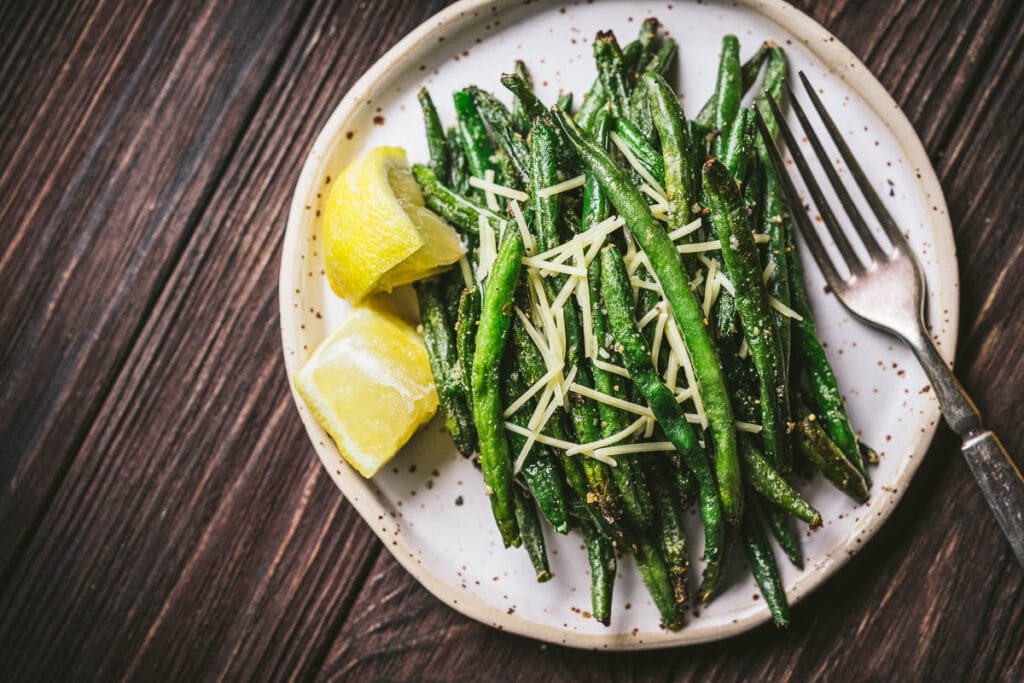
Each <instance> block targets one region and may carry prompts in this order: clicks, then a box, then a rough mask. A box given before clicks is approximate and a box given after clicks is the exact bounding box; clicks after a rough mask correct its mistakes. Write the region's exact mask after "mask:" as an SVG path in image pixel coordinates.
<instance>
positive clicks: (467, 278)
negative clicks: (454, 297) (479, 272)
mask: <svg viewBox="0 0 1024 683" xmlns="http://www.w3.org/2000/svg"><path fill="white" fill-rule="evenodd" d="M459 271H460V272H461V273H462V282H463V284H465V285H466V286H467V287H472V286H473V269H472V268H470V266H469V259H467V258H466V255H465V254H463V255H462V256H461V257H459Z"/></svg>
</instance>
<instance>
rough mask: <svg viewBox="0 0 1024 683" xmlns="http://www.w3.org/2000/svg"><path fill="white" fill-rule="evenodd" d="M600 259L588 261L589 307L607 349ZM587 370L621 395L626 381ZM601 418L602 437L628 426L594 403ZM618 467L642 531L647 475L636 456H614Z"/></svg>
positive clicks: (648, 506) (631, 514) (650, 507)
mask: <svg viewBox="0 0 1024 683" xmlns="http://www.w3.org/2000/svg"><path fill="white" fill-rule="evenodd" d="M600 284H601V259H598V258H595V259H594V260H593V261H591V262H590V267H589V272H588V277H587V286H588V287H589V288H590V310H591V317H592V318H593V323H594V338H595V339H596V340H597V343H598V345H599V346H600V347H601V348H605V349H606V350H608V351H609V353H612V350H610V349H608V348H607V347H608V344H607V341H608V335H607V332H608V330H607V321H606V320H605V312H604V306H603V305H602V303H601V289H600ZM590 371H591V373H592V376H593V379H594V388H595V389H597V390H598V391H600V392H601V393H602V394H607V395H609V396H615V397H617V398H622V397H623V394H624V393H625V392H623V391H621V388H622V383H623V382H624V381H626V380H624V379H622V378H620V379H618V380H616V379H613V378H612V375H611V374H610V373H608V372H607V371H606V370H603V369H602V368H599V367H597V366H596V365H594V364H591V366H590ZM597 408H598V413H599V415H600V417H601V437H602V438H607V437H609V436H611V435H613V434H617V433H618V432H620V431H622V430H623V429H625V428H626V427H627V426H628V423H627V421H626V415H625V414H624V413H623V412H622V411H621V410H619V409H618V408H615V407H613V406H610V405H608V404H606V403H601V404H599V405H598V406H597ZM617 462H618V466H617V467H614V468H612V472H611V476H612V479H613V480H614V482H615V487H616V489H617V490H618V492H619V498H620V499H621V500H622V506H623V508H624V509H625V512H626V516H627V517H628V518H629V521H630V522H631V523H632V524H633V526H635V527H636V528H637V529H640V530H644V529H646V528H647V527H649V526H650V525H651V517H652V515H653V512H654V504H653V502H652V500H651V493H650V491H649V489H648V486H647V481H646V476H645V474H644V472H643V469H642V467H641V463H640V462H639V459H638V458H637V456H634V455H621V456H619V457H618V458H617Z"/></svg>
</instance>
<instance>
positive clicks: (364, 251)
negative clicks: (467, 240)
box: [323, 147, 465, 302]
mask: <svg viewBox="0 0 1024 683" xmlns="http://www.w3.org/2000/svg"><path fill="white" fill-rule="evenodd" d="M323 230H324V233H323V239H324V262H325V264H326V270H327V278H328V280H330V283H331V287H332V288H333V289H334V291H335V293H336V294H338V295H339V296H341V297H342V298H344V299H348V300H349V301H353V302H358V301H360V300H361V299H362V298H363V297H365V296H366V295H368V294H371V293H373V292H378V291H383V292H390V291H391V290H392V289H393V288H395V287H398V286H399V285H404V284H407V283H409V282H415V281H416V280H421V279H423V278H425V277H429V276H431V275H433V274H435V273H437V272H440V271H442V270H444V269H445V268H447V267H449V266H450V265H451V264H453V263H455V262H456V261H458V260H459V257H460V256H462V254H463V253H464V252H465V247H464V246H463V244H462V240H461V239H459V235H458V233H456V232H455V230H454V229H453V228H452V227H451V226H450V225H448V223H447V222H445V220H444V219H443V218H441V217H440V216H438V215H437V214H435V213H434V212H433V211H431V210H430V209H428V208H427V207H426V206H425V205H424V203H423V193H422V192H420V187H419V185H418V184H417V183H416V180H415V179H414V178H413V177H412V172H411V171H410V169H409V161H408V159H407V158H406V155H405V150H404V149H402V148H400V147H376V148H374V149H371V150H370V151H369V152H367V153H366V154H364V155H363V156H361V157H360V158H358V159H356V160H355V161H353V162H352V163H351V164H349V166H348V167H347V168H346V169H345V170H344V171H343V172H342V174H341V175H340V176H339V177H338V178H336V179H335V180H334V182H333V183H332V185H331V190H330V193H329V194H328V196H327V203H326V205H325V207H324V214H323Z"/></svg>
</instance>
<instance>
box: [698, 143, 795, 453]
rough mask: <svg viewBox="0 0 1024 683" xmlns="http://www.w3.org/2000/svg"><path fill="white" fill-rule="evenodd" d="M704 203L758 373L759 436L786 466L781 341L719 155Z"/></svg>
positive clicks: (709, 170)
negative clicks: (759, 397) (708, 212)
mask: <svg viewBox="0 0 1024 683" xmlns="http://www.w3.org/2000/svg"><path fill="white" fill-rule="evenodd" d="M704 203H705V204H706V205H707V207H708V209H709V211H710V219H711V225H712V226H713V227H714V230H715V233H716V234H717V236H718V239H719V240H720V241H721V243H722V257H723V261H724V262H725V271H726V273H727V274H728V276H729V279H730V280H732V284H733V288H734V289H735V291H736V294H735V299H736V310H737V313H738V314H739V318H740V323H741V326H742V328H743V336H744V338H745V339H746V340H747V345H748V346H749V347H750V357H751V358H752V359H753V361H754V367H755V368H756V369H757V375H758V378H759V379H760V395H761V414H762V423H761V427H762V432H761V434H762V437H763V438H764V445H765V452H766V454H767V455H768V458H769V461H770V462H772V464H774V465H775V466H776V467H778V468H780V469H783V470H786V469H788V468H789V466H790V458H789V449H788V441H787V439H786V433H787V432H786V429H787V425H788V423H789V385H788V382H787V379H786V368H785V364H784V363H783V360H782V347H781V344H780V340H779V337H778V334H777V333H776V331H775V324H774V315H775V314H774V312H773V311H772V309H771V307H770V306H769V305H768V297H767V294H766V292H765V290H764V285H763V283H762V280H761V264H760V263H761V262H760V255H759V254H758V251H757V245H756V243H755V242H754V235H753V233H752V232H751V230H750V226H749V225H748V224H747V208H746V204H745V203H744V201H743V197H742V196H741V195H740V191H739V187H737V185H736V181H735V180H733V178H732V176H731V175H729V171H728V169H726V168H725V166H723V165H722V163H721V162H720V161H718V160H717V159H711V160H709V161H708V162H707V163H706V164H704Z"/></svg>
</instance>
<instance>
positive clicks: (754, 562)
mask: <svg viewBox="0 0 1024 683" xmlns="http://www.w3.org/2000/svg"><path fill="white" fill-rule="evenodd" d="M751 499H752V500H751V505H748V506H747V509H746V511H745V512H744V514H743V530H742V536H743V547H744V549H745V550H746V551H747V559H748V560H750V567H751V569H752V570H753V572H754V579H755V580H756V581H757V585H758V588H760V589H761V595H763V596H764V601H765V602H766V603H767V604H768V609H769V610H771V613H772V620H773V621H774V622H775V625H776V626H779V627H782V626H785V625H786V624H788V623H789V604H788V603H787V602H786V589H785V588H784V587H783V586H782V578H781V577H780V576H779V568H778V566H777V565H776V564H775V556H774V555H773V554H772V549H771V546H770V545H768V538H767V537H766V536H765V534H764V529H763V528H762V527H761V520H759V519H758V514H757V499H756V497H754V496H751Z"/></svg>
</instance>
